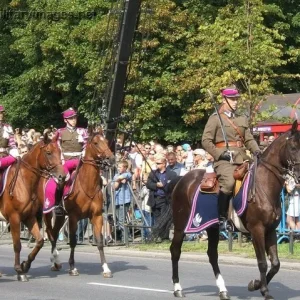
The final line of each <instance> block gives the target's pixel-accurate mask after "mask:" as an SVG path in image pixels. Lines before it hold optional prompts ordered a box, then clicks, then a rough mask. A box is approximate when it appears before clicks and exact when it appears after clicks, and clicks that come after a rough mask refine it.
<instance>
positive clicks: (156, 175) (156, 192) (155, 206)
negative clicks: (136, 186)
mask: <svg viewBox="0 0 300 300" xmlns="http://www.w3.org/2000/svg"><path fill="white" fill-rule="evenodd" d="M155 163H156V166H157V169H156V170H155V171H154V172H151V173H150V175H149V178H148V180H147V184H146V186H147V188H148V189H149V190H150V193H149V199H148V203H147V204H148V205H149V206H150V207H151V208H152V212H153V216H154V226H155V224H159V223H160V222H163V216H164V213H166V211H167V209H168V206H169V205H170V204H169V196H170V195H169V193H170V191H169V183H170V182H171V181H172V180H173V179H175V178H176V177H177V174H176V173H175V172H173V171H171V170H167V161H166V158H165V156H163V155H161V154H156V156H155ZM168 238H169V232H165V233H164V234H163V235H162V236H159V237H158V239H157V242H161V241H162V240H163V239H168Z"/></svg>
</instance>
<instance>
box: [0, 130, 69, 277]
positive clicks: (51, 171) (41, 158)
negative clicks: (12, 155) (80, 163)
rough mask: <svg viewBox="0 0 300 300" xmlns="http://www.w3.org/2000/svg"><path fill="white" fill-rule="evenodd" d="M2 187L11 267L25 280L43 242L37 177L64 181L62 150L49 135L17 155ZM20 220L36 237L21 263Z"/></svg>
mask: <svg viewBox="0 0 300 300" xmlns="http://www.w3.org/2000/svg"><path fill="white" fill-rule="evenodd" d="M7 172H8V173H7V180H6V185H5V189H4V191H3V194H2V196H1V198H0V211H1V213H2V215H3V216H4V218H5V219H6V220H7V221H8V222H9V224H10V230H11V235H12V239H13V248H14V253H15V264H14V269H15V271H16V272H17V274H18V280H19V281H22V282H25V281H28V278H27V276H26V273H28V271H29V269H30V267H31V263H32V262H33V261H34V259H35V257H36V255H37V254H38V252H39V251H40V249H41V248H42V247H43V245H44V239H43V237H42V235H41V233H40V229H39V225H38V222H37V218H36V215H37V212H38V210H39V209H40V203H39V201H37V199H36V196H35V195H36V189H37V186H38V183H39V179H40V177H45V178H49V177H53V178H54V179H55V180H56V181H57V182H58V184H61V183H62V182H64V180H65V177H66V173H65V172H64V169H63V166H62V161H61V151H60V149H59V147H58V146H57V144H56V143H54V142H52V141H51V139H49V138H48V134H47V133H45V135H44V139H43V140H42V141H40V142H38V143H37V144H35V145H34V146H33V148H32V149H31V150H30V152H29V153H28V154H26V155H24V156H23V157H22V158H19V159H18V161H17V162H15V163H14V164H13V165H11V167H10V169H9V170H8V171H7ZM21 222H22V223H23V224H24V225H25V226H26V227H27V228H28V230H29V232H30V233H31V234H32V235H33V237H34V238H35V240H36V244H35V246H34V248H33V250H32V251H31V253H30V254H29V255H28V258H27V261H23V262H22V263H20V253H21V248H22V245H21V240H20V234H21V226H20V225H21Z"/></svg>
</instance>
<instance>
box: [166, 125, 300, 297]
mask: <svg viewBox="0 0 300 300" xmlns="http://www.w3.org/2000/svg"><path fill="white" fill-rule="evenodd" d="M297 127H298V124H297V122H296V121H295V122H294V124H293V126H292V129H291V130H290V131H288V132H286V133H284V134H283V135H281V136H280V137H278V138H277V139H276V140H275V141H274V142H273V143H272V144H271V145H270V146H269V147H268V149H267V150H266V151H265V152H264V153H263V154H262V155H261V158H260V159H259V163H258V166H257V170H256V173H255V197H254V198H253V199H252V200H251V201H249V200H248V207H247V209H246V211H245V212H244V214H243V215H242V217H241V220H242V222H243V225H244V226H245V228H246V229H247V230H248V231H249V232H250V233H251V235H252V242H253V246H254V249H255V253H256V257H257V262H258V268H259V272H260V279H259V280H252V281H250V283H249V285H248V290H249V291H254V290H259V289H260V292H261V294H262V295H263V296H264V297H265V299H274V298H273V297H272V296H271V295H270V294H269V289H268V284H269V282H270V281H271V279H272V278H273V277H274V275H275V274H276V273H277V272H278V271H279V267H280V262H279V259H278V253H277V237H276V228H277V226H278V224H279V222H280V219H281V201H280V193H281V190H282V187H283V183H284V181H285V179H284V177H285V176H284V175H286V174H290V175H291V176H293V177H294V179H295V180H296V182H298V180H299V175H300V132H299V131H298V130H297ZM203 174H204V171H203V170H194V171H191V172H189V173H187V174H186V175H185V176H184V177H183V178H182V179H181V180H180V181H179V182H178V183H177V185H176V186H175V188H174V190H173V193H172V201H173V202H172V205H173V223H174V237H173V240H172V244H171V246H170V251H171V257H172V279H173V285H174V295H175V296H176V297H183V296H184V295H183V293H182V288H181V285H180V283H179V276H178V261H179V259H180V254H181V246H182V242H183V238H184V230H185V226H186V224H187V221H188V218H189V215H190V212H191V205H192V203H191V201H192V199H193V196H194V194H195V191H196V189H197V187H198V186H199V183H200V182H201V179H202V177H203ZM206 230H207V234H208V250H207V255H208V257H209V262H210V264H211V265H212V268H213V272H214V275H215V278H216V284H217V286H218V288H219V297H220V299H221V300H225V299H230V297H229V295H228V291H227V289H226V286H225V282H224V280H223V278H222V276H221V272H220V269H219V265H218V244H219V228H218V226H217V227H214V226H212V227H210V228H207V229H206ZM266 254H267V255H268V257H269V258H270V261H271V269H270V270H269V272H268V273H267V269H268V266H267V261H266Z"/></svg>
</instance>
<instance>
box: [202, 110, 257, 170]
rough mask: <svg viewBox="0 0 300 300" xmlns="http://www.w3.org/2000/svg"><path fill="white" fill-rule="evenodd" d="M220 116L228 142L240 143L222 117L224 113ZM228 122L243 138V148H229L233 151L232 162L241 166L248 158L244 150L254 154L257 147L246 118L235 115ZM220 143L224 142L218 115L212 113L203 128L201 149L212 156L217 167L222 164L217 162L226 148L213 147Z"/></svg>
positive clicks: (235, 133) (236, 133)
mask: <svg viewBox="0 0 300 300" xmlns="http://www.w3.org/2000/svg"><path fill="white" fill-rule="evenodd" d="M220 115H221V117H222V121H223V126H224V131H225V133H226V136H227V140H228V142H236V141H242V140H241V137H240V135H239V134H238V132H237V131H236V130H235V129H234V127H233V126H232V125H231V124H230V122H228V120H227V118H226V117H225V116H224V113H221V114H220ZM230 120H231V121H232V122H233V123H234V124H235V125H236V126H237V127H238V129H239V131H240V133H241V135H242V137H243V138H244V147H240V148H239V147H229V150H231V151H234V152H233V162H234V163H235V164H242V163H243V161H244V160H247V159H249V156H247V154H246V149H248V150H249V151H250V152H252V153H254V152H255V151H256V150H259V147H258V145H257V142H256V141H255V139H254V137H253V135H252V134H251V132H250V129H249V126H248V120H247V118H246V116H238V115H235V116H234V117H231V118H230ZM220 142H224V137H223V134H222V130H221V125H220V121H219V118H218V115H217V113H214V114H213V115H212V116H210V118H209V119H208V121H207V123H206V126H205V128H204V132H203V135H202V147H203V148H204V149H205V150H206V151H207V152H208V153H210V154H211V155H212V156H213V158H214V160H215V164H214V165H215V166H218V165H219V164H221V163H222V161H218V160H219V157H220V155H221V154H222V153H223V152H224V151H226V150H227V149H226V146H224V147H222V148H217V147H216V146H215V144H217V143H220Z"/></svg>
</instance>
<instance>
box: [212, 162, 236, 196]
mask: <svg viewBox="0 0 300 300" xmlns="http://www.w3.org/2000/svg"><path fill="white" fill-rule="evenodd" d="M236 167H237V165H233V164H231V163H229V162H225V161H224V163H223V164H221V165H219V166H217V167H215V171H216V173H217V178H218V180H219V184H220V190H221V191H222V192H223V193H224V194H227V195H229V194H232V192H233V187H234V183H235V180H234V178H233V171H234V170H235V169H236Z"/></svg>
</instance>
